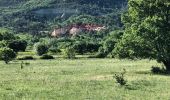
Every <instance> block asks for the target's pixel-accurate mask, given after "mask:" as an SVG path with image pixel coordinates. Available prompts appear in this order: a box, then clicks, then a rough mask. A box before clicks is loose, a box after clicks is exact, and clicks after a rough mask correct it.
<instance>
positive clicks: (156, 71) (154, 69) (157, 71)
mask: <svg viewBox="0 0 170 100" xmlns="http://www.w3.org/2000/svg"><path fill="white" fill-rule="evenodd" d="M151 72H152V73H154V74H163V73H164V74H165V73H166V70H165V69H164V68H160V67H154V66H152V68H151Z"/></svg>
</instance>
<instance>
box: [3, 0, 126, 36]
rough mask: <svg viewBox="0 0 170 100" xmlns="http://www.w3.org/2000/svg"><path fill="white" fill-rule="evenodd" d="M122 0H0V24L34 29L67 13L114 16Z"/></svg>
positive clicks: (66, 16) (46, 27) (60, 19)
mask: <svg viewBox="0 0 170 100" xmlns="http://www.w3.org/2000/svg"><path fill="white" fill-rule="evenodd" d="M126 3H127V0H0V27H8V28H11V29H13V30H15V31H18V32H29V33H36V32H38V31H40V30H41V31H44V30H49V29H50V28H51V26H54V25H55V24H56V23H59V22H60V23H62V22H64V21H66V20H67V19H69V17H71V16H79V15H91V16H105V17H107V16H111V17H113V18H116V16H117V15H118V14H119V13H120V10H121V9H123V8H124V7H126Z"/></svg>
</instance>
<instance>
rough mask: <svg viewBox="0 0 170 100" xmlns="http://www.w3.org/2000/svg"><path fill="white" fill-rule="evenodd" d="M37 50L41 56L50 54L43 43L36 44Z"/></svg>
mask: <svg viewBox="0 0 170 100" xmlns="http://www.w3.org/2000/svg"><path fill="white" fill-rule="evenodd" d="M35 50H36V53H37V54H38V55H39V56H41V55H43V54H46V53H47V52H48V46H47V45H46V44H43V43H37V44H35Z"/></svg>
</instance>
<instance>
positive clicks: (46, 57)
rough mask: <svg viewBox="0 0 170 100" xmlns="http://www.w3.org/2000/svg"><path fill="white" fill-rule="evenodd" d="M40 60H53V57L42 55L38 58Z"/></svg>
mask: <svg viewBox="0 0 170 100" xmlns="http://www.w3.org/2000/svg"><path fill="white" fill-rule="evenodd" d="M40 59H54V57H53V56H51V55H47V54H43V55H42V56H41V57H40Z"/></svg>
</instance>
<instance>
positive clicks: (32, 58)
mask: <svg viewBox="0 0 170 100" xmlns="http://www.w3.org/2000/svg"><path fill="white" fill-rule="evenodd" d="M18 60H34V57H32V56H24V57H22V58H18Z"/></svg>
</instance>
